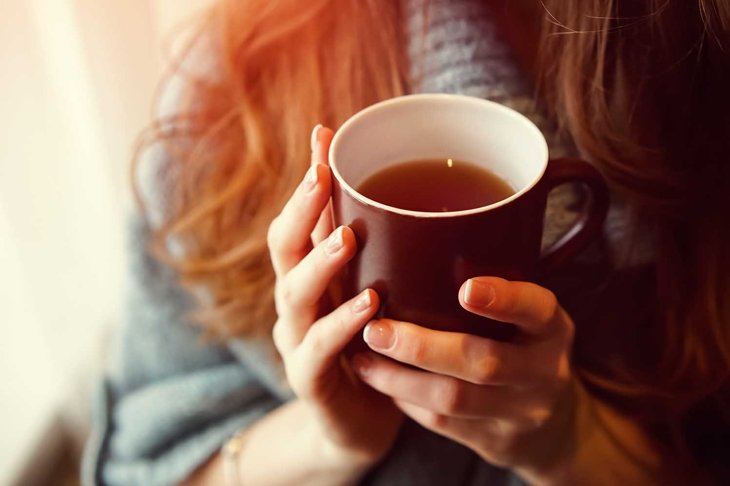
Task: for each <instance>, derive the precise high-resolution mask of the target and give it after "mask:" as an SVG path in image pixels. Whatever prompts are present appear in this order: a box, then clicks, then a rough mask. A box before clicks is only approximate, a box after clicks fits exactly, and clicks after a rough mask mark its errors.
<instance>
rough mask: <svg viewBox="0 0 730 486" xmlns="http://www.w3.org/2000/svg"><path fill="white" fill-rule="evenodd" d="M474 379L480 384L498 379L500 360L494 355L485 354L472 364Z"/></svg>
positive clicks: (491, 382) (490, 382)
mask: <svg viewBox="0 0 730 486" xmlns="http://www.w3.org/2000/svg"><path fill="white" fill-rule="evenodd" d="M474 368H475V369H474V377H475V381H476V382H477V383H478V384H480V385H489V384H493V383H496V382H497V381H499V377H500V374H501V373H500V372H501V361H500V360H499V359H498V358H497V357H496V356H485V357H483V358H482V359H480V360H479V361H477V362H476V365H475V366H474Z"/></svg>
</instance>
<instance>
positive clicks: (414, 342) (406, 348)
mask: <svg viewBox="0 0 730 486" xmlns="http://www.w3.org/2000/svg"><path fill="white" fill-rule="evenodd" d="M393 351H394V354H397V355H399V356H401V357H402V358H403V359H404V360H405V361H407V362H408V363H412V364H418V363H424V362H425V361H426V358H427V355H428V348H427V346H426V343H425V341H424V340H423V339H421V338H420V337H419V336H417V335H414V336H408V339H402V338H401V339H396V340H395V346H394V349H393Z"/></svg>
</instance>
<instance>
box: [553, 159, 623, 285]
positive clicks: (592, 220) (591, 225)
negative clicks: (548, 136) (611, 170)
mask: <svg viewBox="0 0 730 486" xmlns="http://www.w3.org/2000/svg"><path fill="white" fill-rule="evenodd" d="M544 180H545V191H546V192H547V193H549V192H550V191H551V190H552V189H554V188H556V187H557V186H559V185H561V184H565V183H568V182H574V183H578V184H581V185H583V187H585V188H586V189H588V191H587V192H588V197H587V201H586V202H585V204H584V206H583V209H582V210H581V213H580V215H578V219H577V220H576V221H575V223H573V226H572V227H571V228H570V229H569V230H568V231H566V232H565V234H564V235H562V236H561V237H560V238H558V240H557V241H556V242H555V243H553V244H552V245H550V246H549V247H548V248H546V249H545V250H544V251H543V252H542V254H541V255H540V263H539V270H540V273H542V274H545V273H548V272H551V271H553V270H555V269H557V268H560V267H561V266H563V265H564V264H565V263H566V262H568V261H569V260H570V259H571V258H573V257H574V256H575V255H576V254H577V253H579V252H580V251H581V250H583V249H584V248H585V247H586V246H587V245H588V243H590V242H591V240H593V239H594V238H595V237H597V236H598V234H599V233H600V232H601V229H602V228H603V221H604V220H605V219H606V214H607V213H608V205H609V199H610V198H609V192H608V187H607V186H606V182H605V181H604V180H603V177H601V174H600V173H599V172H598V171H597V170H596V169H595V168H594V167H593V166H592V165H590V164H589V163H587V162H585V161H583V160H580V159H572V158H559V159H553V160H551V161H550V162H549V163H548V166H547V169H546V170H545V179H544Z"/></svg>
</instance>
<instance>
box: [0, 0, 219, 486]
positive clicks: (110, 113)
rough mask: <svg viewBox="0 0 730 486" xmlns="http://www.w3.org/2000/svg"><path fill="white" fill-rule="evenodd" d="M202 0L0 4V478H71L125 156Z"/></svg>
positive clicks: (112, 317)
mask: <svg viewBox="0 0 730 486" xmlns="http://www.w3.org/2000/svg"><path fill="white" fill-rule="evenodd" d="M207 3H209V0H123V1H119V0H116V1H111V0H0V66H2V67H0V93H1V94H0V113H1V114H2V117H1V118H0V326H1V331H0V350H1V351H0V383H1V385H0V431H2V433H0V485H16V484H18V485H23V486H32V485H34V484H44V485H47V484H76V476H77V471H76V468H77V460H78V459H77V458H78V454H79V451H80V447H81V446H82V444H83V440H84V438H85V436H86V434H87V430H88V425H87V424H88V413H89V406H88V402H89V399H88V395H89V393H90V390H91V388H92V387H93V383H94V381H95V380H96V378H97V377H98V376H99V374H100V373H101V372H102V371H103V364H104V354H105V352H106V350H107V347H106V341H107V336H108V335H109V333H110V331H111V330H113V328H114V326H115V325H116V324H117V321H118V316H119V309H120V307H121V303H122V300H123V295H124V291H123V289H124V279H125V252H124V249H125V241H124V238H125V235H124V231H125V221H126V219H127V214H128V212H129V211H130V209H131V207H132V203H131V195H130V191H129V176H128V172H129V163H130V158H131V153H132V148H133V144H134V140H135V137H136V136H137V134H138V132H139V131H140V130H141V128H142V127H143V126H144V125H145V124H146V123H147V122H148V121H149V119H150V116H151V107H152V102H153V95H154V89H155V86H156V83H157V81H158V79H159V77H160V75H161V73H162V72H163V69H164V66H165V64H166V60H167V59H169V56H170V52H171V51H173V50H174V42H173V41H174V40H175V39H177V38H179V37H180V36H181V35H183V33H184V29H185V26H186V25H188V24H189V22H190V21H191V20H194V19H195V17H196V16H197V15H199V11H200V10H201V9H202V8H204V7H205V4H207Z"/></svg>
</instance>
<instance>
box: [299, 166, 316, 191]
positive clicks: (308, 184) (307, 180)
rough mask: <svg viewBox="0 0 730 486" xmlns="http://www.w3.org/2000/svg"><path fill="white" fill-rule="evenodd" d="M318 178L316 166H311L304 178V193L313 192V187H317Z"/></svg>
mask: <svg viewBox="0 0 730 486" xmlns="http://www.w3.org/2000/svg"><path fill="white" fill-rule="evenodd" d="M318 178H319V174H317V165H316V164H315V165H313V166H312V167H310V168H309V170H308V171H307V175H306V176H304V182H303V185H304V191H305V192H307V193H310V192H312V191H313V190H314V188H315V187H317V179H318Z"/></svg>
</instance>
